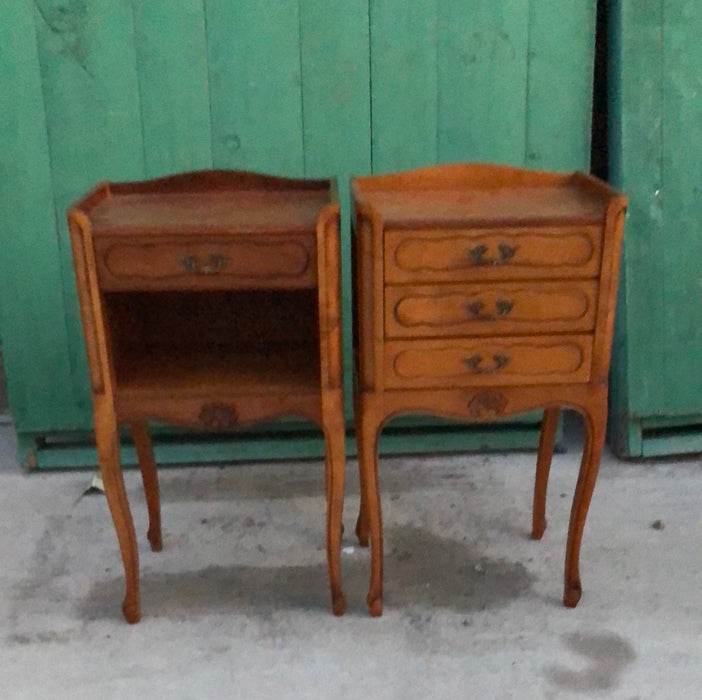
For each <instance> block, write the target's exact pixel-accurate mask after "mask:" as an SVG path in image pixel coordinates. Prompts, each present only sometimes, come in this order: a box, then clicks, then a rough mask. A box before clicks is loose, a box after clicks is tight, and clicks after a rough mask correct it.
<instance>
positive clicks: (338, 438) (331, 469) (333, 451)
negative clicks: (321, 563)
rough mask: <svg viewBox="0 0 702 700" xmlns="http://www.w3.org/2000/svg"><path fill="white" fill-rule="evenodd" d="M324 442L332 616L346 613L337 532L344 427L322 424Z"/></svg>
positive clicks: (341, 423)
mask: <svg viewBox="0 0 702 700" xmlns="http://www.w3.org/2000/svg"><path fill="white" fill-rule="evenodd" d="M324 436H325V440H326V448H327V457H326V464H327V468H326V475H327V478H326V489H325V490H326V496H327V566H328V568H329V585H330V587H331V597H332V611H333V613H334V615H343V614H344V612H346V597H345V596H344V593H343V590H342V585H341V561H340V555H341V533H342V522H341V519H342V513H343V508H344V478H345V472H346V470H345V464H346V444H345V441H346V440H345V439H346V435H345V426H344V421H343V416H342V417H341V420H340V421H334V422H331V423H329V424H328V425H325V427H324Z"/></svg>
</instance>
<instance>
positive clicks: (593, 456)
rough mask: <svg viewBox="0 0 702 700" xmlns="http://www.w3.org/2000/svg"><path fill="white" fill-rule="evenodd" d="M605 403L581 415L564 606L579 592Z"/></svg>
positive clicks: (571, 605) (573, 602)
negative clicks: (580, 449)
mask: <svg viewBox="0 0 702 700" xmlns="http://www.w3.org/2000/svg"><path fill="white" fill-rule="evenodd" d="M606 406H607V402H606V399H605V402H604V406H601V407H598V408H597V409H593V408H588V409H587V410H586V411H585V413H584V414H583V416H584V419H585V446H584V449H583V459H582V463H581V465H580V473H579V475H578V483H577V485H576V487H575V495H574V497H573V507H572V510H571V512H570V526H569V528H568V543H567V545H566V558H565V583H564V590H563V605H565V606H566V607H568V608H574V607H575V606H576V605H577V604H578V601H579V600H580V597H581V595H582V586H581V584H580V566H579V559H580V544H581V542H582V537H583V529H584V528H585V519H586V518H587V511H588V508H589V507H590V501H591V500H592V492H593V490H594V488H595V481H596V480H597V472H598V470H599V468H600V458H601V457H602V448H603V447H604V441H605V431H606V426H607V411H606Z"/></svg>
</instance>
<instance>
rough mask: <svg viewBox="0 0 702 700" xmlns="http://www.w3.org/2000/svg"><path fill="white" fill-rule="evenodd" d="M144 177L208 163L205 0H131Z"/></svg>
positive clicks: (209, 152)
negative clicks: (142, 140) (142, 139)
mask: <svg viewBox="0 0 702 700" xmlns="http://www.w3.org/2000/svg"><path fill="white" fill-rule="evenodd" d="M134 26H135V34H136V55H137V65H138V69H139V94H140V98H141V99H140V102H141V120H142V128H143V138H144V160H145V166H146V176H147V177H158V176H161V175H166V174H170V173H175V172H182V171H186V170H201V169H207V168H211V167H212V134H211V129H210V96H209V83H208V67H207V40H206V35H205V9H204V5H203V0H179V2H173V1H172V0H134Z"/></svg>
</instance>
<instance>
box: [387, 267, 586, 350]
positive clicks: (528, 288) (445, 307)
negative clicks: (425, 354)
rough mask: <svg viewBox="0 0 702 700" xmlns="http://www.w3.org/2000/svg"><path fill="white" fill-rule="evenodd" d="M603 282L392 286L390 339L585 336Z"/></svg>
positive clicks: (388, 290) (389, 318) (390, 293)
mask: <svg viewBox="0 0 702 700" xmlns="http://www.w3.org/2000/svg"><path fill="white" fill-rule="evenodd" d="M596 303H597V282H596V281H594V280H588V281H574V282H529V283H526V284H525V283H517V284H510V283H507V282H502V283H493V284H463V285H441V286H439V285H434V286H414V287H394V286H388V287H386V289H385V334H386V336H387V337H389V338H403V337H404V338H411V337H430V336H464V335H523V334H524V333H529V334H534V333H566V332H567V333H579V332H583V331H591V330H593V328H594V327H595V310H596Z"/></svg>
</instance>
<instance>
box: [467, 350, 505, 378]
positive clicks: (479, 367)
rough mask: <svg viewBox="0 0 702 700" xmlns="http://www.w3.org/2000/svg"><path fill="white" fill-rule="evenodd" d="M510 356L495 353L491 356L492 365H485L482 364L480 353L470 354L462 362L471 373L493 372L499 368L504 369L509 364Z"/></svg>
mask: <svg viewBox="0 0 702 700" xmlns="http://www.w3.org/2000/svg"><path fill="white" fill-rule="evenodd" d="M509 360H510V358H509V357H507V355H500V354H496V355H493V356H492V362H493V364H492V365H489V366H487V367H484V366H483V356H482V355H478V354H476V355H471V356H470V357H467V358H466V359H465V360H463V364H464V365H465V366H466V367H467V368H468V370H469V371H470V372H472V373H473V374H495V373H496V372H499V371H500V370H501V369H504V368H505V367H507V365H508V364H509Z"/></svg>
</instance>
